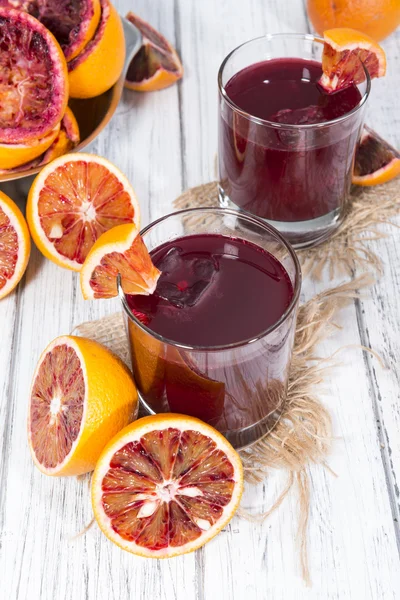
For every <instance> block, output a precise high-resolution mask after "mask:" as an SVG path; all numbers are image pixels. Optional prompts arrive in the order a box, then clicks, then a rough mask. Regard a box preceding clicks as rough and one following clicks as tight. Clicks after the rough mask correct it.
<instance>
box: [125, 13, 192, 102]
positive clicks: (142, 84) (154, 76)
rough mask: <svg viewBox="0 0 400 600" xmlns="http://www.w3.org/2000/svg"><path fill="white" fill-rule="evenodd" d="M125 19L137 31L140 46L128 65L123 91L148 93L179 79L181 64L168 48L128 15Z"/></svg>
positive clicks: (131, 14) (132, 14) (140, 22)
mask: <svg viewBox="0 0 400 600" xmlns="http://www.w3.org/2000/svg"><path fill="white" fill-rule="evenodd" d="M126 19H128V21H130V22H131V23H132V24H133V25H135V27H137V28H138V29H139V31H140V33H141V34H142V36H143V45H142V47H141V48H140V50H139V52H137V54H136V55H135V56H134V58H133V60H132V61H131V63H130V65H129V68H128V72H127V75H126V79H125V87H127V88H129V89H130V90H135V91H137V92H152V91H155V90H162V89H164V88H166V87H169V86H170V85H172V84H174V83H175V82H176V81H178V80H179V79H181V78H182V75H183V67H182V63H181V61H180V59H179V56H178V54H177V53H176V51H175V49H174V48H173V47H172V46H171V44H170V43H169V42H168V41H167V40H166V39H165V38H164V37H163V36H162V35H161V34H160V33H159V32H158V31H156V30H155V29H154V28H153V27H151V25H149V24H148V23H146V21H143V19H141V18H140V17H138V16H137V15H135V14H134V13H133V12H129V13H128V14H127V15H126Z"/></svg>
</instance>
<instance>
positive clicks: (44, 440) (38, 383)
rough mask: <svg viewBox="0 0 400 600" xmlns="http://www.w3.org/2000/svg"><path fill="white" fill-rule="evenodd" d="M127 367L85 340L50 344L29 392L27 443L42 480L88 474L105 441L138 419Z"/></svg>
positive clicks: (66, 338) (61, 339) (60, 340)
mask: <svg viewBox="0 0 400 600" xmlns="http://www.w3.org/2000/svg"><path fill="white" fill-rule="evenodd" d="M137 409H138V396H137V392H136V387H135V384H134V382H133V379H132V376H131V374H130V372H129V370H128V368H127V367H126V366H125V365H124V364H123V363H122V361H120V360H119V358H117V357H116V356H114V354H112V353H111V352H110V351H109V350H107V348H105V347H104V346H101V345H100V344H98V343H96V342H94V341H93V340H89V339H86V338H81V337H75V336H61V337H58V338H56V339H55V340H53V342H51V343H50V344H49V345H48V346H47V348H46V349H45V351H44V352H43V354H42V355H41V357H40V359H39V362H38V364H37V367H36V370H35V373H34V376H33V381H32V387H31V392H30V406H29V414H28V441H29V446H30V449H31V453H32V458H33V460H34V462H35V464H36V466H37V467H38V468H39V469H40V471H42V473H44V474H45V475H79V474H81V473H87V472H89V471H92V470H93V469H94V467H95V464H96V461H97V459H98V457H99V455H100V453H101V451H102V450H103V448H104V446H105V445H106V444H107V442H108V441H109V440H110V439H111V438H112V437H113V436H114V435H115V434H116V433H118V431H120V430H121V429H122V428H123V427H125V426H126V425H127V424H128V423H130V422H131V421H132V420H133V419H135V418H136V416H137Z"/></svg>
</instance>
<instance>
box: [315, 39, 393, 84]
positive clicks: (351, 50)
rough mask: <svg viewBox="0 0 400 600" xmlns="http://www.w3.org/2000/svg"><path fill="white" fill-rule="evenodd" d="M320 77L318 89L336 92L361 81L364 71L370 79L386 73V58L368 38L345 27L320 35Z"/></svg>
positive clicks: (363, 77) (382, 51)
mask: <svg viewBox="0 0 400 600" xmlns="http://www.w3.org/2000/svg"><path fill="white" fill-rule="evenodd" d="M324 40H325V43H324V50H323V54H322V71H323V73H322V76H321V78H320V80H319V82H318V83H319V85H320V86H321V88H323V90H324V91H325V92H327V93H331V92H336V91H339V90H341V89H343V88H345V87H348V86H349V85H352V84H358V83H361V82H362V81H364V80H365V72H364V68H363V65H364V67H365V69H366V70H367V71H368V73H369V76H370V78H371V79H373V78H375V77H383V76H384V75H385V73H386V55H385V52H384V50H383V48H381V46H380V45H379V44H378V43H377V42H375V41H374V40H373V39H372V38H370V37H369V36H367V35H365V34H364V33H361V32H359V31H356V30H355V29H350V28H347V27H342V28H340V27H338V28H335V29H329V30H327V31H324Z"/></svg>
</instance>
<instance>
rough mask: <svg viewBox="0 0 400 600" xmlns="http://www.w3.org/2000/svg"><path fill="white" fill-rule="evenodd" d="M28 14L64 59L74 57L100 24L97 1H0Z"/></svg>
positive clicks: (1, 3) (98, 0) (98, 3)
mask: <svg viewBox="0 0 400 600" xmlns="http://www.w3.org/2000/svg"><path fill="white" fill-rule="evenodd" d="M1 5H3V6H10V7H13V8H18V9H20V10H24V11H25V12H28V13H29V14H31V15H32V16H33V17H36V19H38V20H39V21H40V22H41V23H43V25H44V26H45V27H47V29H49V30H50V31H51V33H52V34H53V35H54V37H55V38H56V40H57V41H58V43H59V44H60V46H61V48H62V50H63V52H64V55H65V58H66V59H67V60H71V59H72V58H74V57H75V56H77V55H78V54H79V53H80V52H81V51H82V50H83V49H84V47H85V46H86V44H87V43H88V42H90V40H91V39H92V37H93V36H94V34H95V32H96V28H97V26H98V24H99V21H100V13H101V10H100V0H39V1H38V0H0V6H1Z"/></svg>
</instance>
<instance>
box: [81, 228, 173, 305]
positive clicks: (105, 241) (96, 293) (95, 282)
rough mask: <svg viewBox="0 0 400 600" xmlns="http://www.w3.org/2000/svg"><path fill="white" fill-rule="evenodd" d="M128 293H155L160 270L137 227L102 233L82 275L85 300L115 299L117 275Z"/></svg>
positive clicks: (87, 259) (84, 266)
mask: <svg viewBox="0 0 400 600" xmlns="http://www.w3.org/2000/svg"><path fill="white" fill-rule="evenodd" d="M118 274H120V276H121V285H122V289H123V290H124V292H125V294H142V295H146V296H148V295H149V294H152V293H153V292H154V290H155V289H156V286H157V281H158V278H159V277H160V275H161V273H160V271H159V270H158V269H157V268H156V267H155V266H154V265H153V263H152V262H151V258H150V256H149V253H148V251H147V248H146V246H145V245H144V242H143V240H142V238H141V236H140V235H139V230H138V228H137V227H136V225H119V226H118V227H114V228H113V229H110V231H107V232H106V233H103V235H102V236H100V237H99V239H98V240H97V242H96V243H95V244H94V246H93V248H92V249H91V251H90V252H89V254H88V256H87V258H86V260H85V262H84V264H83V267H82V270H81V272H80V279H81V289H82V294H83V297H84V298H85V300H88V299H93V298H113V297H114V296H116V295H117V294H118V289H117V276H118Z"/></svg>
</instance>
